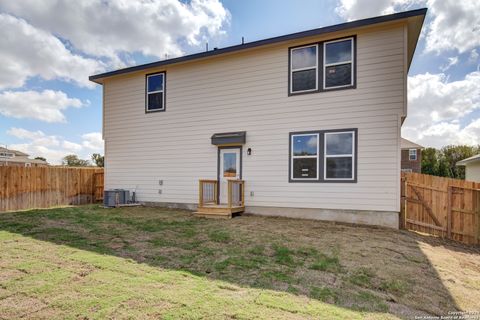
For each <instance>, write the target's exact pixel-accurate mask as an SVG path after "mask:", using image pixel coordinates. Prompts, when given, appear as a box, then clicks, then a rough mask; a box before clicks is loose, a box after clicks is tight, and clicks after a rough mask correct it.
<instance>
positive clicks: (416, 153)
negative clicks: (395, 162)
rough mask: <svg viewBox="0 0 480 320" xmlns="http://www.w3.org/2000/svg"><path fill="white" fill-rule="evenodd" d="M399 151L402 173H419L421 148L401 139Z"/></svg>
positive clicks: (420, 169) (420, 170) (420, 168)
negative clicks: (400, 151)
mask: <svg viewBox="0 0 480 320" xmlns="http://www.w3.org/2000/svg"><path fill="white" fill-rule="evenodd" d="M400 149H401V150H402V154H401V157H402V171H404V172H417V173H421V172H422V150H423V147H422V146H421V145H419V144H417V143H415V142H412V141H410V140H407V139H405V138H402V141H401V142H400Z"/></svg>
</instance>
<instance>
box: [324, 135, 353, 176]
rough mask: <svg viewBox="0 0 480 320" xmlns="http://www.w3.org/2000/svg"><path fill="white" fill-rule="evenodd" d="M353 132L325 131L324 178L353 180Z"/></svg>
mask: <svg viewBox="0 0 480 320" xmlns="http://www.w3.org/2000/svg"><path fill="white" fill-rule="evenodd" d="M354 134H355V133H354V132H353V131H349V132H327V133H325V160H324V167H325V170H324V174H325V176H324V178H325V180H333V179H336V180H353V177H354V173H353V170H354V168H353V162H354V155H353V150H354V149H355V146H354V139H355V137H354Z"/></svg>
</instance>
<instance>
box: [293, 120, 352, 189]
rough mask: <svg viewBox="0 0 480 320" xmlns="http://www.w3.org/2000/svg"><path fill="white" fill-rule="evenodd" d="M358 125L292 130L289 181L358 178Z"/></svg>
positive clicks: (326, 180) (342, 180) (331, 180)
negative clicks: (353, 127) (303, 130)
mask: <svg viewBox="0 0 480 320" xmlns="http://www.w3.org/2000/svg"><path fill="white" fill-rule="evenodd" d="M356 146H357V129H340V130H323V131H309V132H298V133H295V132H294V133H290V159H289V161H290V162H289V167H290V177H289V181H290V182H356V181H357V172H356V171H357V169H356V166H357V165H356V157H357V155H356V154H357V147H356Z"/></svg>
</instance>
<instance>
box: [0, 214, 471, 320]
mask: <svg viewBox="0 0 480 320" xmlns="http://www.w3.org/2000/svg"><path fill="white" fill-rule="evenodd" d="M479 256H480V255H479V253H478V251H477V249H472V248H468V247H464V246H458V245H455V244H452V243H447V242H443V241H441V240H438V239H433V238H428V237H421V236H419V235H416V234H413V233H409V232H400V231H394V230H388V229H382V228H367V227H359V226H349V225H341V224H334V223H326V222H320V221H305V220H293V219H286V218H266V217H254V216H241V217H237V218H234V219H231V220H210V219H203V218H197V217H194V216H193V215H192V214H191V213H190V212H187V211H179V210H167V209H161V208H138V207H137V208H122V209H102V208H100V207H98V206H82V207H73V208H62V209H48V210H31V211H25V212H15V213H1V214H0V319H12V318H21V317H26V318H45V319H46V318H48V319H52V318H62V319H63V318H71V319H79V318H81V319H96V318H115V319H119V318H120V319H121V318H141V319H145V318H162V319H305V318H306V319H310V318H311V319H318V318H323V319H330V318H336V319H365V318H367V319H395V318H411V317H412V315H427V314H436V315H441V314H446V313H447V312H448V311H455V310H473V308H474V307H475V306H476V302H477V301H478V299H479V298H480V276H479V272H478V271H479V270H480V260H479ZM459 270H462V271H459Z"/></svg>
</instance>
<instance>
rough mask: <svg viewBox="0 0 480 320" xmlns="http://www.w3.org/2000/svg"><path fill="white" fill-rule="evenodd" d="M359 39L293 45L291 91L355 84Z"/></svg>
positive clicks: (344, 86)
mask: <svg viewBox="0 0 480 320" xmlns="http://www.w3.org/2000/svg"><path fill="white" fill-rule="evenodd" d="M355 39H356V37H355V36H352V37H348V38H342V39H338V40H332V41H325V42H320V43H315V44H310V45H306V46H301V47H294V48H290V53H289V54H290V65H289V82H290V84H289V94H292V95H293V94H298V93H306V92H319V91H327V90H332V89H341V88H353V87H355V72H356V67H355V52H356V51H355Z"/></svg>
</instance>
